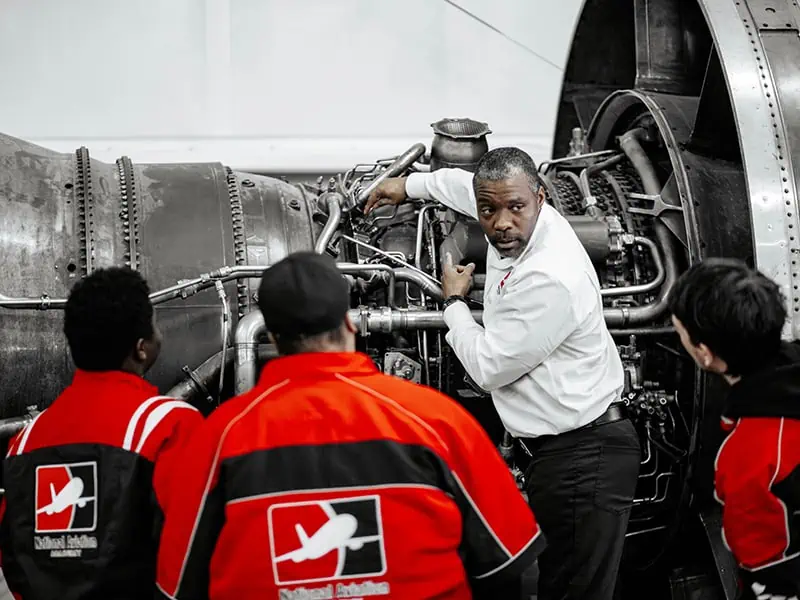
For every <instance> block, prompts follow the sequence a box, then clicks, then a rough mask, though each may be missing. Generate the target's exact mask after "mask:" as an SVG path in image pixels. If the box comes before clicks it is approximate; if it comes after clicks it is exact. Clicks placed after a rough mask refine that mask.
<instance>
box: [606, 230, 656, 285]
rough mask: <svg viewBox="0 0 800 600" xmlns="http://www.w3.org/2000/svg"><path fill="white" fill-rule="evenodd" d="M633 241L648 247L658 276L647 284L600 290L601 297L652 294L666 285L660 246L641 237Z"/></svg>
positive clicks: (634, 238)
mask: <svg viewBox="0 0 800 600" xmlns="http://www.w3.org/2000/svg"><path fill="white" fill-rule="evenodd" d="M633 241H634V243H636V244H641V245H642V246H646V247H647V249H648V250H649V251H650V255H651V256H652V257H653V262H654V263H655V265H656V276H655V278H654V279H653V280H652V281H648V282H647V283H640V284H638V285H628V286H623V287H615V288H605V289H603V290H600V295H601V296H603V297H604V298H607V297H609V296H630V295H633V294H644V293H646V292H651V291H653V290H654V289H656V288H657V287H658V286H660V285H661V284H662V283H664V278H665V276H666V275H665V271H664V263H663V262H662V261H661V255H660V254H659V253H658V246H656V245H655V243H654V242H653V240H651V239H649V238H646V237H640V236H638V235H636V236H634V237H633Z"/></svg>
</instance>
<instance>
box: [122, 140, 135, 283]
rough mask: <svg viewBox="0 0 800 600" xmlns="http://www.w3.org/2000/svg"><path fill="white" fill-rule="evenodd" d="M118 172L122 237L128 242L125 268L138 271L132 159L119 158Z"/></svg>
mask: <svg viewBox="0 0 800 600" xmlns="http://www.w3.org/2000/svg"><path fill="white" fill-rule="evenodd" d="M117 171H118V173H119V193H120V204H121V205H122V209H121V210H120V213H119V216H120V220H121V221H122V237H123V239H124V240H125V242H127V244H126V247H125V266H127V267H130V268H131V269H134V270H136V269H137V268H138V266H139V248H138V243H139V207H138V202H137V199H136V181H135V180H134V177H135V173H134V170H133V162H131V159H130V158H128V157H127V156H123V157H121V158H119V159H118V160H117Z"/></svg>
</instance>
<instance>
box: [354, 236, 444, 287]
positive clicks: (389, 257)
mask: <svg viewBox="0 0 800 600" xmlns="http://www.w3.org/2000/svg"><path fill="white" fill-rule="evenodd" d="M342 237H343V238H344V239H346V240H347V241H349V242H353V243H354V244H356V245H358V246H362V247H364V248H368V249H369V250H372V251H373V252H375V253H377V254H380V255H381V256H385V257H386V258H388V259H389V260H392V261H394V262H396V263H397V264H399V265H402V266H404V267H407V268H409V269H412V270H414V271H416V272H417V273H419V274H420V275H421V276H422V277H425V278H427V279H430V280H431V281H432V282H434V283H436V284H439V283H441V282H440V281H438V280H437V279H436V278H435V277H431V276H430V275H428V274H427V273H426V272H425V271H423V270H422V269H417V268H416V267H415V266H413V265H410V264H409V263H407V262H406V261H404V260H401V259H399V258H397V257H396V256H392V255H391V254H389V253H388V252H384V251H383V250H381V249H380V248H376V247H375V246H373V245H372V244H368V243H366V242H362V241H361V240H357V239H356V238H354V237H350V236H349V235H345V234H342Z"/></svg>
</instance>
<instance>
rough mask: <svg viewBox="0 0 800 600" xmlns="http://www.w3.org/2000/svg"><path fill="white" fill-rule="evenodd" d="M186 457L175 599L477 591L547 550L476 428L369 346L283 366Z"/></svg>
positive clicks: (166, 546) (170, 547)
mask: <svg viewBox="0 0 800 600" xmlns="http://www.w3.org/2000/svg"><path fill="white" fill-rule="evenodd" d="M186 457H187V464H186V465H184V467H183V468H184V481H183V484H182V485H181V487H180V489H176V490H175V494H174V496H173V497H172V500H171V502H170V505H169V507H168V508H167V512H166V521H165V525H164V530H163V535H162V538H161V546H160V549H159V556H158V577H157V581H158V589H159V591H160V592H161V594H163V595H162V596H160V597H162V598H171V599H180V600H183V599H192V600H196V599H200V598H211V599H213V600H249V599H256V598H258V599H262V598H297V599H300V598H336V597H338V598H369V597H373V596H374V597H385V596H387V595H390V597H391V598H409V599H410V598H414V599H415V600H422V599H425V598H438V599H442V600H446V599H448V600H449V599H461V598H470V595H471V591H470V585H469V578H482V579H484V580H487V581H491V580H492V579H494V580H495V581H497V582H504V580H507V579H508V578H515V577H518V576H519V574H520V573H521V571H522V570H523V569H524V568H525V567H527V566H529V565H530V564H531V563H532V562H533V560H534V558H535V557H536V555H537V554H538V553H539V551H540V550H541V548H542V545H543V543H544V540H543V537H542V535H541V534H540V531H539V528H538V526H537V524H536V521H535V520H534V517H533V515H532V513H531V511H530V509H529V508H528V505H527V504H526V503H525V501H524V499H523V497H522V495H521V494H520V493H519V491H518V489H517V487H516V484H515V482H514V480H513V478H512V476H511V474H510V473H509V471H508V469H507V467H506V465H505V463H504V462H503V459H502V458H501V457H500V455H499V454H498V452H497V450H496V448H495V447H494V446H493V445H492V443H491V441H490V440H489V438H488V436H487V435H486V433H485V432H484V431H483V429H482V428H481V426H480V425H479V424H478V423H477V421H475V420H474V419H473V418H472V417H471V416H470V415H469V413H467V412H466V411H465V410H464V409H462V408H461V407H460V406H459V405H458V404H457V403H456V402H454V401H453V400H451V399H450V398H448V397H447V396H445V395H443V394H440V393H439V392H437V391H435V390H432V389H430V388H426V387H423V386H419V385H415V384H413V383H410V382H407V381H403V380H400V379H398V378H395V377H391V376H388V375H384V374H382V373H380V372H379V371H378V370H377V369H376V367H375V365H374V363H373V362H372V360H371V359H370V358H369V357H367V356H366V355H363V354H360V353H310V354H301V355H294V356H289V357H284V358H279V359H276V360H273V361H272V362H270V363H269V364H267V366H266V367H265V368H264V370H263V372H262V374H261V378H260V381H259V383H258V385H257V386H256V387H255V388H254V389H253V390H252V391H250V392H248V393H247V394H244V395H242V396H240V397H238V398H235V399H233V400H230V401H228V402H227V403H225V404H223V405H222V406H221V407H220V408H219V409H217V410H216V411H215V412H214V413H212V414H211V416H210V417H208V419H207V420H206V421H205V422H204V423H203V425H202V426H201V427H200V428H199V429H198V430H197V433H196V435H195V436H194V437H193V438H192V440H191V442H190V444H189V446H188V447H187V452H186Z"/></svg>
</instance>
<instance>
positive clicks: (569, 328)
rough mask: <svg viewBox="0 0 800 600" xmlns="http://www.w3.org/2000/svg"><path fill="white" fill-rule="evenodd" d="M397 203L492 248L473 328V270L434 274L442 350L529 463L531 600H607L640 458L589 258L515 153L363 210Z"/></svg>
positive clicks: (402, 183)
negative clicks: (484, 397) (538, 547)
mask: <svg viewBox="0 0 800 600" xmlns="http://www.w3.org/2000/svg"><path fill="white" fill-rule="evenodd" d="M407 196H408V197H410V198H424V199H430V200H436V201H438V202H440V203H441V204H443V205H445V206H447V207H448V208H451V209H453V210H455V211H457V212H460V213H462V214H465V215H467V216H471V217H472V218H474V219H477V220H478V222H479V223H480V225H481V228H482V229H483V232H484V233H485V234H486V238H487V240H488V241H489V243H490V247H489V249H488V252H487V257H486V285H485V289H484V313H483V322H484V325H483V327H482V326H480V325H479V324H478V323H476V322H475V320H474V319H473V318H472V316H471V313H470V310H469V308H468V306H467V304H466V303H465V301H464V300H465V296H466V294H467V292H468V291H469V288H470V285H471V280H472V271H473V270H474V265H472V264H470V265H467V266H461V265H452V264H449V265H446V267H445V269H444V274H443V277H442V288H443V292H444V296H445V302H444V304H445V311H444V320H445V323H446V324H447V327H448V329H449V331H448V333H447V337H446V339H447V341H448V343H449V344H450V346H451V347H452V348H453V351H454V352H455V354H456V356H457V357H458V358H459V360H460V361H461V363H462V364H463V365H464V368H465V369H466V371H467V373H468V374H469V375H470V377H472V379H473V380H474V381H475V382H476V383H477V384H478V385H479V386H480V387H481V388H483V389H484V390H486V391H487V392H491V395H492V400H493V402H494V405H495V407H496V409H497V412H498V414H499V416H500V418H501V420H502V421H503V424H504V426H505V428H506V429H507V430H508V431H509V432H510V433H511V434H512V435H514V436H515V437H517V438H519V439H521V441H522V442H523V444H525V446H526V447H527V448H528V449H529V450H531V451H532V453H533V459H532V463H531V467H530V469H529V472H528V473H527V477H528V479H527V481H528V489H527V492H528V497H529V501H530V504H531V507H532V508H533V510H534V512H535V514H536V515H537V519H539V521H540V523H541V525H542V530H543V532H544V534H545V535H546V536H547V540H548V545H547V548H546V549H545V550H544V552H543V553H542V554H541V555H540V557H539V570H540V576H539V596H538V597H539V600H554V599H558V600H563V599H570V600H573V599H586V600H589V599H591V600H611V599H612V598H613V594H614V587H615V584H616V579H617V573H618V570H619V563H620V559H621V556H622V547H623V543H624V539H625V531H626V529H627V525H628V518H629V516H630V510H631V505H632V501H633V495H634V492H635V489H636V481H637V478H638V475H639V463H640V447H639V438H638V435H637V434H636V430H635V429H634V427H633V425H632V423H631V422H630V421H629V420H628V419H627V418H625V416H624V413H623V412H622V408H621V404H619V401H620V394H621V391H622V388H623V381H624V375H623V368H622V361H621V360H620V357H619V354H618V352H617V348H616V345H615V344H614V341H613V339H612V337H611V334H610V333H609V332H608V329H607V328H606V324H605V321H604V319H603V304H602V299H601V295H600V283H599V281H598V278H597V274H596V272H595V270H594V267H593V266H592V263H591V261H590V259H589V256H588V255H587V253H586V251H585V249H584V248H583V245H582V244H581V242H580V240H579V239H578V237H577V235H576V234H575V232H574V231H573V229H572V227H571V226H570V224H569V223H568V222H567V220H566V219H564V217H562V216H561V215H560V214H559V213H558V212H557V211H556V210H555V209H554V208H552V207H551V206H550V205H549V204H546V203H545V191H544V187H543V185H542V183H541V180H540V179H539V176H538V173H537V171H536V166H535V164H534V162H533V160H532V159H531V158H530V157H529V156H528V155H527V154H526V153H525V152H523V151H522V150H519V149H517V148H497V149H494V150H492V151H490V152H488V153H487V154H486V155H484V157H483V158H482V159H481V161H480V162H479V163H478V166H477V167H476V171H475V174H474V175H473V174H472V173H470V172H467V171H463V170H460V169H439V170H437V171H434V172H432V173H415V174H412V175H410V176H409V177H407V178H392V179H388V180H386V181H384V182H383V183H382V184H381V185H380V186H379V187H378V188H377V189H376V190H375V191H374V192H373V194H372V195H371V196H370V199H369V201H368V202H367V205H366V206H365V212H369V211H371V210H372V209H374V208H375V207H376V206H382V205H390V204H399V203H401V202H404V201H405V200H406V197H407Z"/></svg>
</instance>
